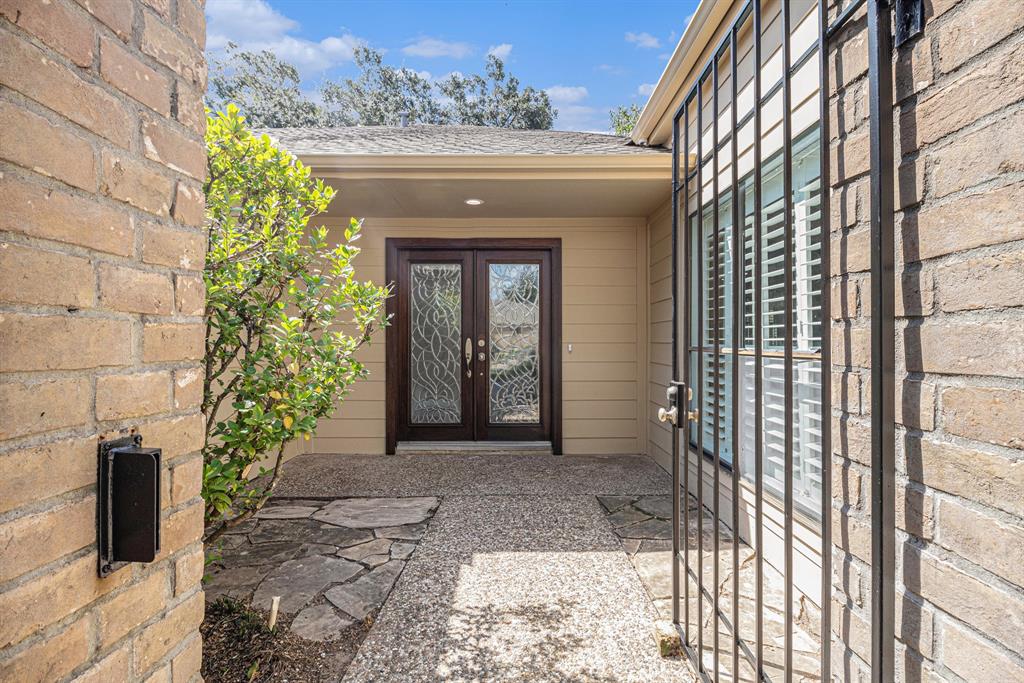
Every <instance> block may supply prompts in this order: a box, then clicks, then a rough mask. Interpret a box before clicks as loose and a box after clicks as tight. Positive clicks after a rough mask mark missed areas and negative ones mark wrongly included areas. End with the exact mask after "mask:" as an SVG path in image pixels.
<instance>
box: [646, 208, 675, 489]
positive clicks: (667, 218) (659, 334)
mask: <svg viewBox="0 0 1024 683" xmlns="http://www.w3.org/2000/svg"><path fill="white" fill-rule="evenodd" d="M647 244H648V249H649V256H648V258H649V260H650V268H649V269H648V272H647V287H648V332H647V338H648V366H649V368H648V382H647V395H646V396H645V397H644V403H645V405H644V410H645V415H644V422H645V425H644V428H645V431H646V437H647V454H648V455H650V456H651V457H652V458H654V459H655V460H657V461H658V463H659V464H660V465H661V466H662V467H664V468H665V469H670V468H671V466H672V430H671V428H670V427H669V426H668V425H667V424H663V423H661V422H658V408H659V407H661V406H663V405H665V389H666V388H667V387H668V386H669V382H670V381H671V379H672V205H671V204H670V203H666V204H665V205H664V206H662V207H661V208H660V209H658V211H656V212H655V213H654V214H653V215H652V216H651V217H650V219H649V220H648V222H647Z"/></svg>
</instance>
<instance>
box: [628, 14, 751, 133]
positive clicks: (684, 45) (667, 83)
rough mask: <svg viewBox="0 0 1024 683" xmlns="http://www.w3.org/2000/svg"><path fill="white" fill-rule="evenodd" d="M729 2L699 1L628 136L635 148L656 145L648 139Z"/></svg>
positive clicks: (711, 34) (709, 38)
mask: <svg viewBox="0 0 1024 683" xmlns="http://www.w3.org/2000/svg"><path fill="white" fill-rule="evenodd" d="M731 5H732V2H731V1H730V0H701V3H700V5H699V6H698V7H697V10H696V12H694V14H693V19H691V20H690V23H689V24H687V26H686V30H685V31H683V35H682V36H680V38H679V42H678V43H677V44H676V48H675V50H674V51H673V52H672V56H671V57H670V58H669V60H668V64H666V65H665V70H664V71H662V74H661V77H660V78H659V79H658V83H657V85H655V87H654V91H653V92H652V93H651V96H650V97H648V98H647V103H646V104H645V105H644V108H643V111H641V112H640V117H639V118H638V119H637V122H636V125H635V126H633V130H632V132H631V133H630V139H632V140H633V142H634V143H636V144H638V145H646V144H660V143H661V141H659V140H652V134H653V133H654V132H655V130H656V128H657V127H658V124H659V123H660V122H661V121H662V119H664V117H665V113H666V111H667V110H668V109H669V107H670V106H671V105H672V103H673V102H674V101H675V99H676V96H677V95H678V93H679V90H680V88H682V87H683V83H684V82H685V80H686V78H687V76H688V75H689V73H690V71H691V70H692V69H693V66H694V64H695V63H696V61H697V59H698V58H699V57H700V54H701V53H702V52H703V51H704V47H705V46H706V45H707V43H708V41H710V40H711V38H712V36H713V34H714V32H715V30H716V28H717V27H718V25H719V23H720V22H721V19H722V17H723V16H724V15H725V14H726V13H727V12H728V11H729V8H730V6H731Z"/></svg>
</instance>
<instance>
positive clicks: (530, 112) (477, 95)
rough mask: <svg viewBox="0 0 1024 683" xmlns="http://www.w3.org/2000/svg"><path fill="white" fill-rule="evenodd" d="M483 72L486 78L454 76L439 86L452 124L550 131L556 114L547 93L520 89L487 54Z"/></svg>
mask: <svg viewBox="0 0 1024 683" xmlns="http://www.w3.org/2000/svg"><path fill="white" fill-rule="evenodd" d="M485 73H486V78H484V77H483V76H480V75H476V74H474V75H471V76H462V75H461V74H458V73H454V74H452V75H450V76H449V77H448V78H446V79H445V80H443V81H441V82H440V83H438V85H437V88H438V90H440V91H441V93H442V94H443V95H444V96H445V97H447V98H448V99H449V100H450V101H451V104H450V105H449V107H448V108H449V110H450V112H451V119H452V121H454V122H457V123H460V124H464V125H472V126H496V127H498V128H530V129H544V130H546V129H548V128H551V126H552V125H553V124H554V122H555V117H556V116H557V115H558V111H557V110H556V109H554V107H552V106H551V100H549V99H548V94H547V93H546V92H544V91H543V90H535V89H534V88H532V87H529V86H527V87H525V88H523V89H522V90H520V89H519V79H518V78H516V77H515V76H512V75H507V76H506V73H505V64H504V63H503V62H502V61H501V60H500V59H498V58H497V57H495V56H494V55H488V57H487V68H486V71H485Z"/></svg>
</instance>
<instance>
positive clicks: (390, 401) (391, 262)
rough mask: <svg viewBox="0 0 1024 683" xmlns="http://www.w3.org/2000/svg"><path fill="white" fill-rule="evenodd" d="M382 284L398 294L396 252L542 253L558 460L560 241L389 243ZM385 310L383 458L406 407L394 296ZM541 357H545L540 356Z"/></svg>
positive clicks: (397, 240) (404, 239)
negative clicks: (546, 262) (547, 277)
mask: <svg viewBox="0 0 1024 683" xmlns="http://www.w3.org/2000/svg"><path fill="white" fill-rule="evenodd" d="M384 249H385V280H386V281H387V282H389V283H391V285H392V286H393V287H395V289H396V291H397V286H398V276H399V252H401V251H402V250H406V249H416V250H422V251H453V250H463V249H474V250H482V251H517V250H524V251H525V250H528V251H534V252H536V251H546V252H548V255H549V258H550V263H551V297H550V301H551V324H550V330H549V338H550V343H549V348H548V349H546V351H547V356H548V357H549V358H550V364H551V373H550V377H551V391H550V396H551V398H550V401H551V409H550V415H551V451H552V452H553V453H554V454H555V455H561V454H562V240H561V239H560V238H525V237H524V238H488V237H481V238H454V239H449V238H442V237H388V238H386V239H385V240H384ZM386 310H387V314H388V317H389V319H390V320H391V324H390V325H388V326H387V328H386V329H385V337H384V343H385V350H386V351H385V364H384V377H385V405H386V425H385V452H386V453H387V454H389V455H393V454H394V453H395V449H396V448H397V446H398V417H399V415H398V410H399V405H400V404H404V402H403V401H400V398H401V397H400V396H399V387H398V384H399V369H398V368H399V364H400V363H401V358H400V355H399V352H400V349H401V346H402V345H401V343H400V341H399V330H398V326H397V324H396V322H397V320H398V296H397V294H396V295H393V296H390V297H388V299H387V305H386ZM542 353H543V351H542Z"/></svg>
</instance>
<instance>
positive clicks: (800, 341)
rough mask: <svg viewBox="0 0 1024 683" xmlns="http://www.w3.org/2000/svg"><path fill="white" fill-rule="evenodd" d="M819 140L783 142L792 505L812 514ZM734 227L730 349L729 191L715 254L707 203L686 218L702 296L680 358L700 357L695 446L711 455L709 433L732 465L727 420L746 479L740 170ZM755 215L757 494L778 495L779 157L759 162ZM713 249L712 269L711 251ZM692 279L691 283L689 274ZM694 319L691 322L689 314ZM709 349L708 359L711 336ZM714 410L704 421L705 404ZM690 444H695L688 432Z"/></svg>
mask: <svg viewBox="0 0 1024 683" xmlns="http://www.w3.org/2000/svg"><path fill="white" fill-rule="evenodd" d="M819 169H820V164H819V146H818V137H817V129H816V128H812V129H810V130H808V131H807V132H806V133H805V134H803V135H801V136H800V137H799V138H798V139H797V140H796V141H795V142H794V143H793V244H792V245H791V247H790V248H791V250H792V254H793V270H792V273H790V275H789V276H790V277H791V278H792V281H793V358H794V362H793V493H794V503H795V504H796V505H797V507H799V508H800V509H802V510H803V512H804V513H805V514H808V515H810V516H813V517H818V516H820V512H818V511H819V510H820V507H821V476H822V466H821V457H822V454H821V422H822V419H823V418H822V414H821V338H822V336H821V335H822V319H821V297H822V292H821V286H820V281H821V249H822V234H821V199H820V198H821V188H820V183H819ZM739 193H740V205H741V211H742V214H743V216H744V226H743V234H742V239H743V244H742V248H743V255H744V258H743V264H742V268H743V283H744V286H743V290H744V291H743V309H742V320H743V330H742V332H743V334H742V335H741V339H742V340H743V344H742V346H741V348H739V349H733V348H732V347H731V344H732V340H733V332H732V316H731V314H730V311H731V308H730V306H731V302H732V299H733V292H732V288H733V282H734V277H733V270H734V268H735V267H736V264H734V263H733V257H732V255H733V240H734V239H736V231H735V230H734V229H733V225H732V201H733V199H732V189H731V188H727V189H724V190H723V191H720V194H719V205H718V207H717V210H718V234H717V242H718V244H717V247H718V248H717V250H716V249H715V238H716V235H715V230H714V215H713V214H712V207H711V204H710V202H708V203H706V204H705V206H704V210H703V212H702V213H703V225H702V226H701V229H700V232H699V235H698V229H697V220H698V219H697V213H696V212H695V211H694V212H693V213H692V214H691V216H690V221H689V228H690V231H691V235H692V239H693V242H692V243H693V244H694V245H698V244H699V245H700V249H699V251H698V250H696V249H695V250H694V253H693V254H692V257H691V258H692V262H691V264H690V266H691V268H690V278H691V287H690V292H691V296H693V297H696V292H697V291H698V289H699V290H700V291H701V295H702V298H703V300H702V301H701V302H700V304H699V305H698V304H697V302H696V301H692V303H691V308H690V311H691V318H690V328H691V329H690V339H692V340H694V341H696V340H698V339H700V340H701V341H700V344H699V346H692V347H691V348H690V362H691V363H692V364H693V367H694V369H696V368H697V367H698V366H697V362H698V358H699V359H700V370H701V381H702V384H703V391H702V392H699V393H700V395H701V397H702V403H703V405H701V406H700V413H701V425H700V429H701V431H702V436H703V439H702V444H703V448H704V450H705V452H707V453H711V452H712V450H713V448H714V443H715V439H716V438H717V439H718V444H719V453H720V456H721V459H722V462H723V463H724V464H725V465H728V466H730V467H731V466H732V465H733V462H734V459H735V454H734V453H733V447H732V439H731V438H730V434H731V433H732V423H733V420H734V419H735V420H739V422H740V460H741V461H740V471H741V474H742V476H743V478H744V479H747V480H749V481H753V473H754V462H753V459H754V430H755V428H756V427H755V424H754V404H755V396H754V329H753V325H754V287H755V283H754V214H753V212H754V188H753V178H752V177H751V176H747V177H746V178H743V179H741V180H740V184H739ZM762 203H763V214H762V218H761V232H762V234H761V260H762V262H761V275H762V278H761V283H760V287H761V303H762V310H761V321H762V333H761V336H762V357H763V394H764V395H763V404H762V405H763V411H764V421H763V426H762V429H763V439H764V442H763V443H764V448H763V466H764V484H765V490H766V491H768V492H769V493H772V494H774V495H775V496H776V497H778V498H781V497H782V491H783V484H784V467H785V453H784V436H783V434H784V428H785V413H784V407H783V392H784V388H785V382H784V380H785V377H784V367H783V354H784V348H785V284H786V277H787V275H786V272H785V267H784V261H785V248H786V245H785V240H784V225H783V223H784V220H783V218H784V216H783V213H784V210H785V209H784V205H785V202H784V198H783V194H782V154H781V152H780V153H778V154H776V155H775V156H774V157H773V158H771V159H769V160H767V162H766V163H765V164H764V166H763V168H762ZM716 253H717V260H718V263H717V268H716V263H715V257H716ZM697 277H700V278H701V280H702V282H701V285H702V286H701V287H699V288H698V287H697V282H696V278H697ZM698 311H699V315H700V316H701V320H700V321H699V327H700V330H698V320H697V318H696V316H697V315H698ZM716 336H717V342H718V348H719V353H718V356H717V362H715V361H716V357H715V342H716ZM733 353H738V354H739V356H740V386H739V388H738V391H739V392H740V411H739V413H738V414H736V415H734V414H733V412H732V410H731V409H730V406H731V405H732V392H733V391H735V390H736V388H735V387H733V386H732V372H731V368H732V359H733ZM716 402H717V403H718V414H719V416H720V418H719V421H718V425H717V434H716V425H715V421H714V415H715V403H716ZM691 443H692V444H693V445H695V446H696V445H697V433H696V430H693V431H692V432H691Z"/></svg>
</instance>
